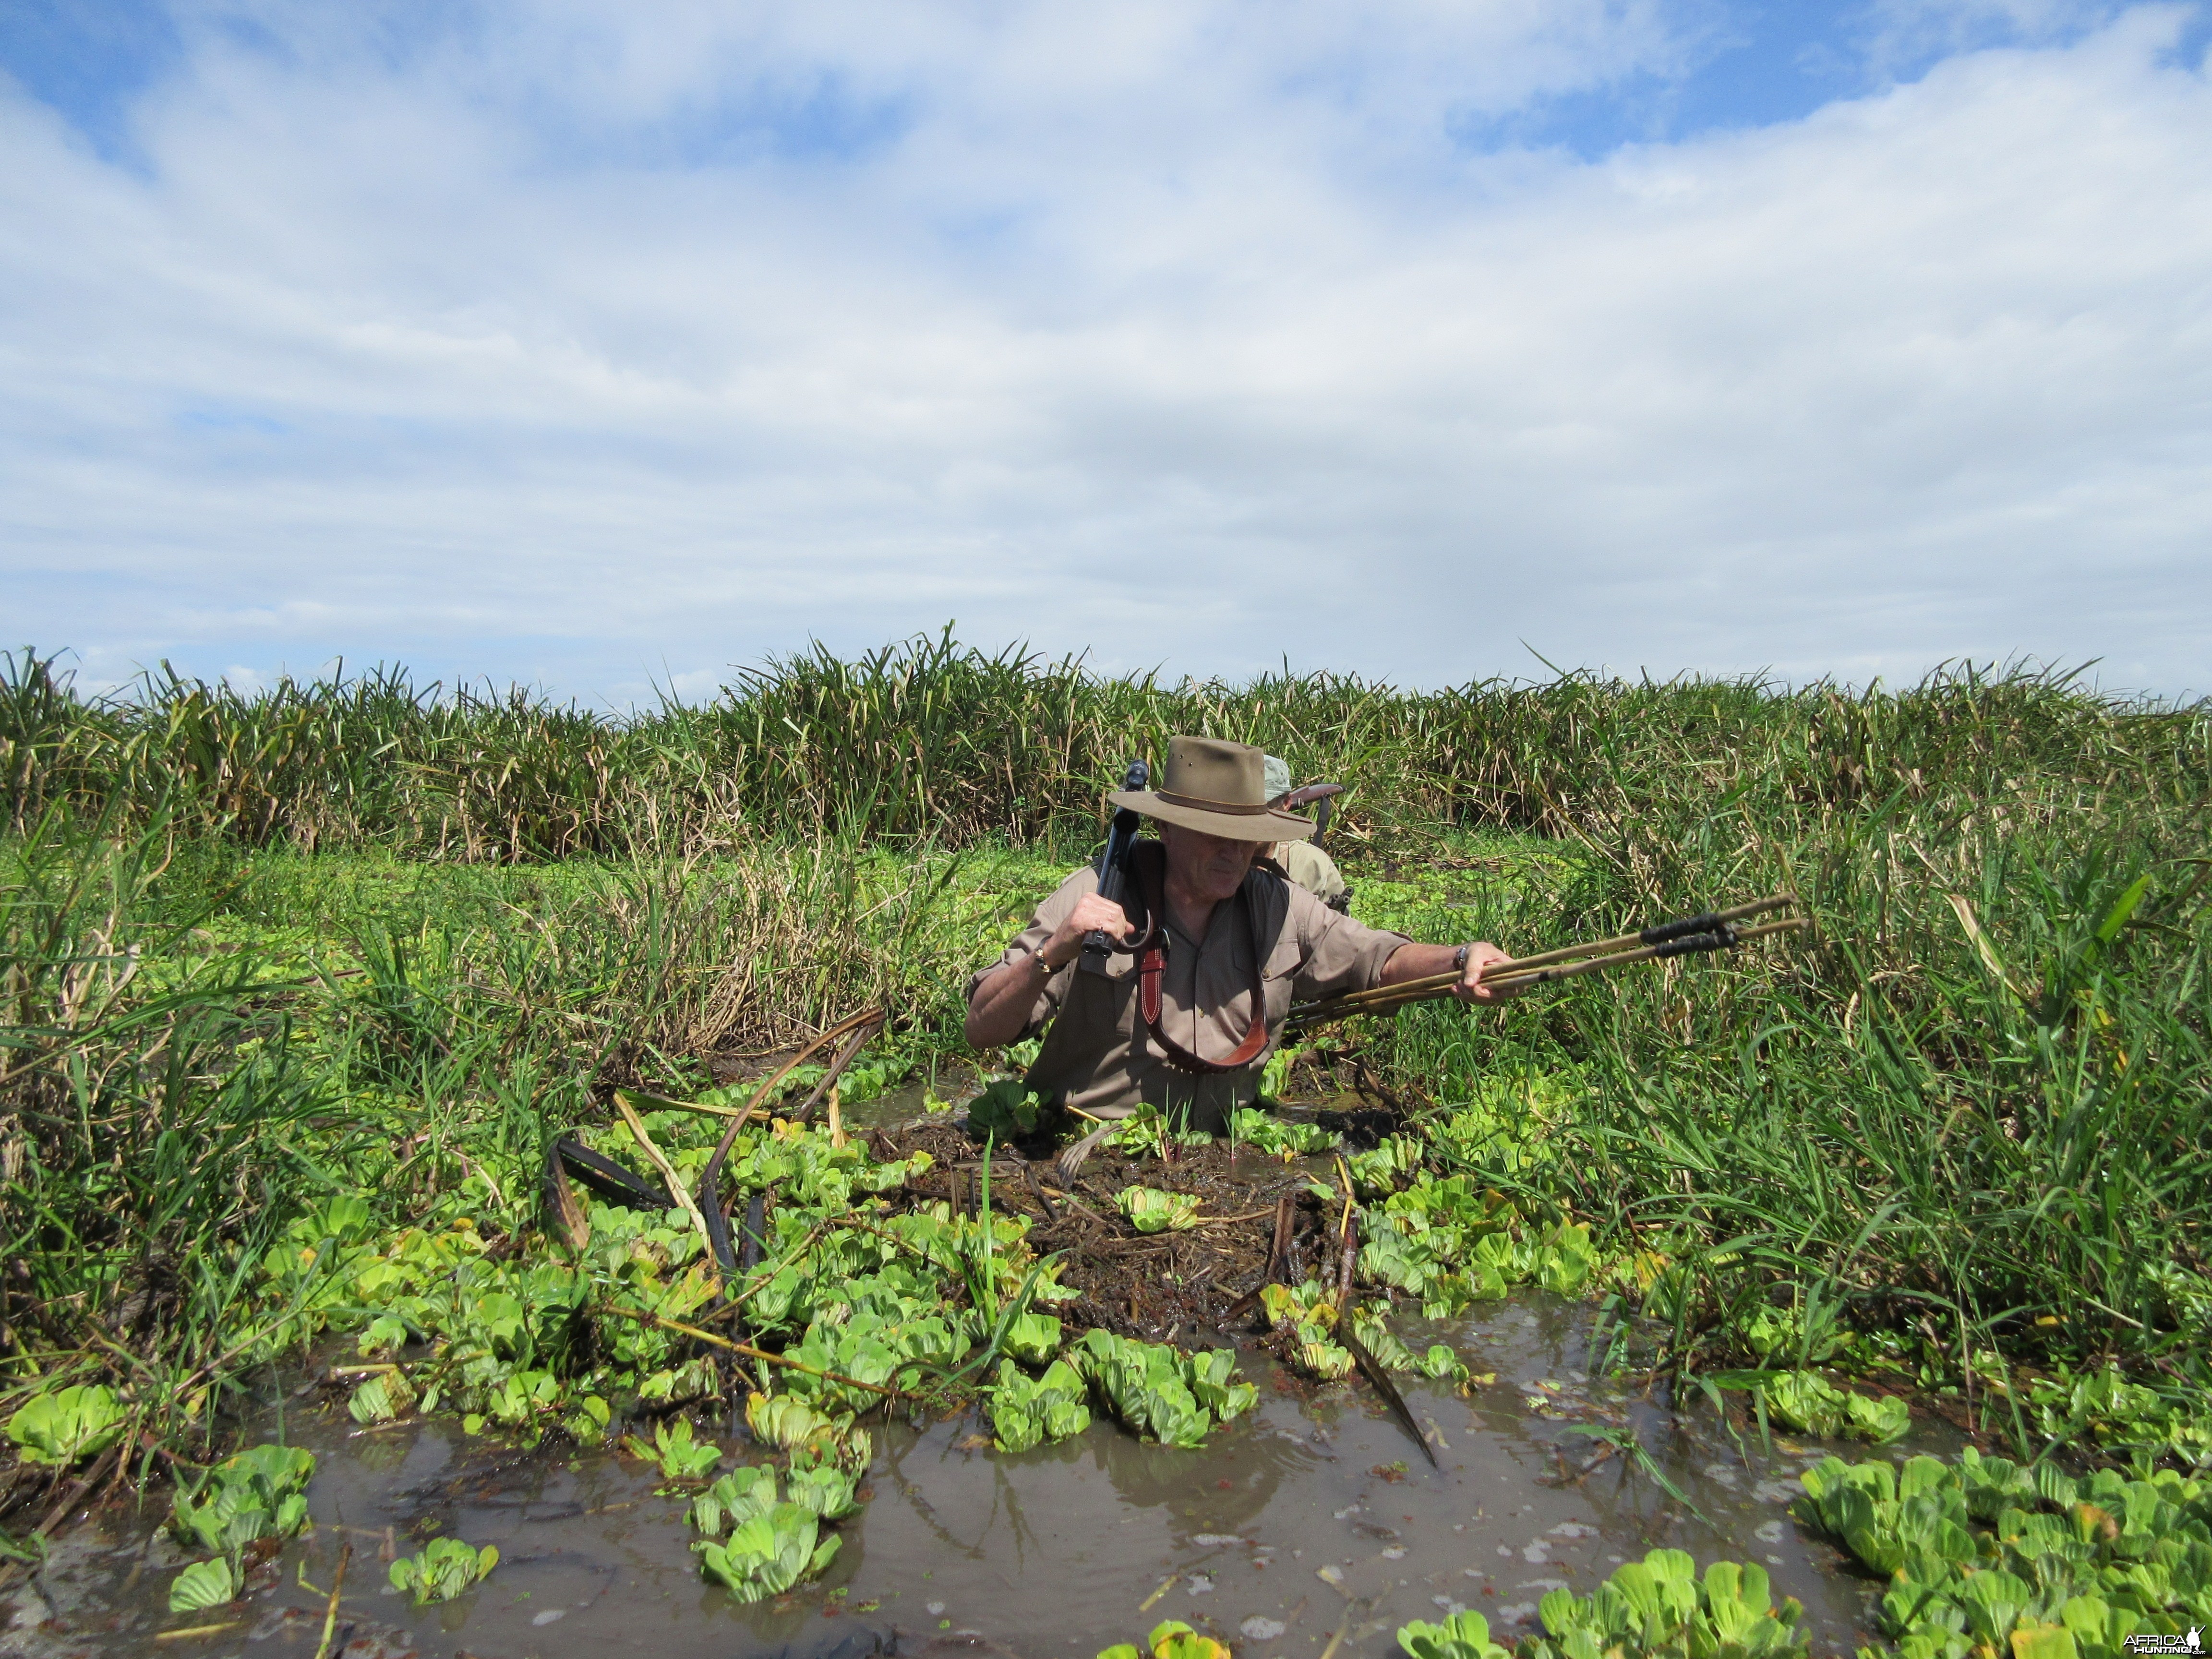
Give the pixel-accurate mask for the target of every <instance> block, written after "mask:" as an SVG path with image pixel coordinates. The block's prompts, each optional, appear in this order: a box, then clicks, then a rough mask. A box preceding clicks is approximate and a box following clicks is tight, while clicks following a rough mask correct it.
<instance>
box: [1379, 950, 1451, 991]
mask: <svg viewBox="0 0 2212 1659" xmlns="http://www.w3.org/2000/svg"><path fill="white" fill-rule="evenodd" d="M1458 957H1459V946H1458V945H1400V946H1399V947H1398V948H1397V949H1396V950H1395V951H1392V952H1391V953H1390V960H1389V961H1388V962H1386V963H1383V979H1382V983H1383V984H1385V985H1402V984H1404V983H1405V982H1406V981H1407V980H1409V979H1430V978H1433V977H1434V976H1435V975H1438V974H1449V972H1451V970H1452V967H1453V964H1454V963H1455V962H1456V961H1457V959H1458Z"/></svg>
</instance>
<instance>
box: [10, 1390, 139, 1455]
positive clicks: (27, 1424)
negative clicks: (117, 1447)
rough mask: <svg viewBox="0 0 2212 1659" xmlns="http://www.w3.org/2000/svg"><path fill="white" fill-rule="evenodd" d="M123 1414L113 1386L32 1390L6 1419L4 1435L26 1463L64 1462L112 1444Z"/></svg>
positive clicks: (119, 1435) (116, 1436) (119, 1429)
mask: <svg viewBox="0 0 2212 1659" xmlns="http://www.w3.org/2000/svg"><path fill="white" fill-rule="evenodd" d="M124 1416H125V1413H124V1409H123V1404H122V1402H121V1401H119V1400H118V1399H117V1398H116V1395H115V1390H114V1389H110V1388H107V1387H105V1386H103V1385H101V1384H100V1383H86V1384H78V1385H74V1386H72V1387H70V1388H66V1389H54V1390H53V1391H52V1393H49V1394H39V1395H32V1396H31V1398H30V1400H29V1401H27V1402H26V1403H25V1404H24V1405H22V1406H21V1407H17V1408H16V1411H15V1415H14V1416H13V1417H10V1418H9V1419H8V1437H9V1439H10V1440H13V1441H14V1442H15V1444H16V1445H17V1446H18V1447H19V1448H20V1449H21V1456H22V1459H23V1461H24V1462H26V1463H47V1464H59V1465H63V1466H64V1467H65V1466H67V1465H69V1464H71V1463H75V1462H79V1461H80V1460H82V1459H83V1458H87V1457H90V1456H92V1455H94V1454H95V1453H97V1452H103V1451H106V1449H108V1447H110V1446H112V1445H113V1444H114V1443H115V1442H116V1441H117V1440H118V1438H119V1437H121V1436H122V1433H123V1430H124Z"/></svg>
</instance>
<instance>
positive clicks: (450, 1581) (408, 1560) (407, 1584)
mask: <svg viewBox="0 0 2212 1659" xmlns="http://www.w3.org/2000/svg"><path fill="white" fill-rule="evenodd" d="M497 1565H499V1547H498V1546H497V1545H496V1544H486V1545H485V1546H484V1547H483V1548H482V1549H473V1548H471V1547H470V1546H468V1545H466V1544H465V1543H463V1542H462V1541H460V1540H459V1539H458V1538H434V1539H432V1540H431V1541H430V1542H429V1544H428V1546H427V1547H425V1548H424V1549H423V1550H422V1553H420V1554H419V1555H403V1556H401V1557H400V1558H399V1559H398V1560H397V1561H394V1562H393V1563H392V1588H394V1589H402V1590H407V1591H410V1592H411V1593H412V1594H413V1595H414V1597H415V1605H416V1607H422V1606H424V1605H425V1604H427V1603H428V1602H431V1601H452V1600H453V1598H454V1597H455V1596H457V1595H460V1594H462V1593H463V1592H464V1591H465V1590H466V1589H468V1588H469V1587H470V1586H471V1585H472V1584H475V1583H480V1582H481V1581H482V1580H483V1579H484V1578H485V1577H488V1576H489V1574H490V1572H491V1570H492V1569H493V1568H494V1567H495V1566H497Z"/></svg>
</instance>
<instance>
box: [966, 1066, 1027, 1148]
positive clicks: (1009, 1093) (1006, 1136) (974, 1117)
mask: <svg viewBox="0 0 2212 1659" xmlns="http://www.w3.org/2000/svg"><path fill="white" fill-rule="evenodd" d="M1041 1107H1042V1098H1041V1097H1039V1096H1038V1094H1037V1093H1036V1091H1035V1090H1033V1089H1031V1088H1030V1087H1029V1085H1026V1084H1024V1082H1023V1081H1022V1080H1021V1079H1019V1078H1000V1079H996V1080H995V1081H994V1082H991V1083H987V1084H985V1085H983V1090H982V1092H981V1094H979V1095H977V1096H976V1097H975V1099H973V1100H971V1101H969V1103H968V1129H969V1133H971V1134H975V1135H979V1136H996V1137H997V1138H998V1139H1000V1140H1013V1139H1019V1138H1020V1137H1021V1136H1023V1135H1027V1134H1031V1133H1035V1132H1036V1125H1037V1113H1038V1111H1039V1109H1041Z"/></svg>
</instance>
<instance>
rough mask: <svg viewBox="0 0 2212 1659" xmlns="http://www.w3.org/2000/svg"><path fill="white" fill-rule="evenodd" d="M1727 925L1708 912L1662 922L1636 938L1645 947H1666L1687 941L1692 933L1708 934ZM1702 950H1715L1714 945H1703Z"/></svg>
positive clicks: (1648, 928)
mask: <svg viewBox="0 0 2212 1659" xmlns="http://www.w3.org/2000/svg"><path fill="white" fill-rule="evenodd" d="M1727 925H1728V924H1727V923H1726V922H1724V921H1722V920H1721V919H1720V918H1719V917H1718V916H1717V915H1714V914H1713V913H1712V912H1711V911H1710V910H1708V911H1707V912H1706V913H1705V915H1702V916H1684V917H1683V918H1682V919H1681V921H1662V922H1660V923H1658V924H1657V925H1656V926H1655V927H1647V928H1645V929H1644V931H1643V932H1642V933H1638V935H1637V936H1636V937H1637V938H1638V939H1641V940H1643V941H1644V944H1646V945H1667V944H1671V943H1672V942H1673V941H1674V940H1675V939H1687V938H1688V937H1689V936H1690V935H1691V934H1692V933H1712V932H1714V931H1715V930H1717V929H1718V928H1722V927H1726V926H1727ZM1699 948H1700V949H1703V950H1708V951H1711V950H1716V949H1717V948H1718V947H1717V946H1716V945H1703V946H1700V947H1699Z"/></svg>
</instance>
